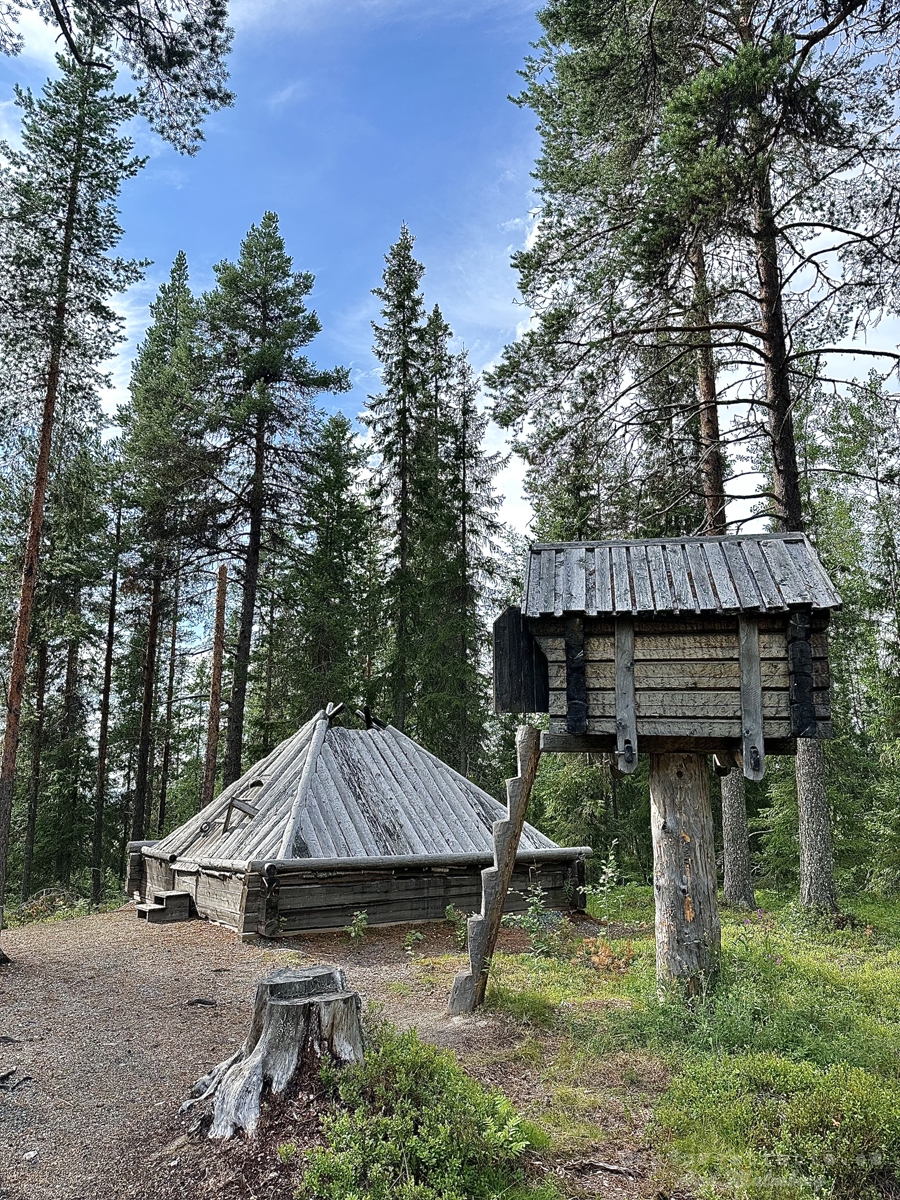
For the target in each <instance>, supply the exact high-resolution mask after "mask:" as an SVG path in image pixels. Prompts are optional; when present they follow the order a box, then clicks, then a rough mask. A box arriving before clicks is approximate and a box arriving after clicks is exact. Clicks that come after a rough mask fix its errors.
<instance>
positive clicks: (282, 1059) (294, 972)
mask: <svg viewBox="0 0 900 1200" xmlns="http://www.w3.org/2000/svg"><path fill="white" fill-rule="evenodd" d="M361 1007H362V1005H361V1003H360V998H359V995H358V993H357V992H351V991H348V989H347V981H346V979H345V978H344V973H343V971H340V970H338V969H337V968H336V967H306V968H296V967H281V968H279V970H277V971H274V972H273V973H272V974H271V975H269V976H268V977H267V978H266V979H264V980H263V981H262V982H261V983H259V984H257V988H256V1002H255V1004H254V1006H253V1017H252V1019H251V1022H250V1032H249V1033H248V1034H247V1037H246V1039H245V1041H244V1044H243V1046H241V1048H240V1050H238V1051H237V1052H236V1053H235V1054H232V1056H231V1057H230V1058H226V1059H225V1060H224V1062H220V1063H219V1065H218V1066H216V1067H213V1069H212V1070H211V1071H210V1072H209V1074H208V1075H204V1076H203V1078H202V1079H198V1080H197V1082H196V1083H195V1084H194V1086H193V1088H192V1090H191V1096H192V1099H190V1100H187V1101H185V1103H184V1104H183V1105H182V1106H181V1111H182V1112H185V1111H186V1110H188V1109H190V1108H192V1107H193V1106H194V1105H195V1104H201V1103H203V1102H204V1101H208V1100H212V1105H213V1120H212V1126H211V1128H210V1131H209V1136H210V1137H211V1138H227V1137H231V1135H232V1134H233V1133H234V1132H235V1130H237V1129H245V1130H246V1131H247V1133H250V1134H252V1133H253V1132H254V1130H255V1129H256V1126H257V1124H258V1122H259V1116H260V1101H261V1098H262V1096H263V1093H264V1092H265V1091H267V1090H268V1089H271V1092H272V1094H273V1095H276V1096H277V1095H279V1094H280V1093H282V1092H284V1090H285V1088H286V1087H287V1086H288V1084H289V1083H290V1081H291V1080H292V1079H293V1078H294V1077H295V1076H300V1077H301V1078H305V1079H310V1078H313V1077H315V1076H316V1075H317V1074H318V1071H319V1066H320V1064H321V1062H322V1060H323V1059H324V1058H330V1059H331V1060H332V1061H334V1062H338V1063H348V1062H360V1061H361V1060H362V1057H363V1039H362V1024H361V1021H360V1011H361Z"/></svg>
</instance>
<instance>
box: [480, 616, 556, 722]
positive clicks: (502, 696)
mask: <svg viewBox="0 0 900 1200" xmlns="http://www.w3.org/2000/svg"><path fill="white" fill-rule="evenodd" d="M549 709H550V680H549V675H548V672H547V660H546V658H545V657H544V654H543V651H542V650H541V648H540V646H539V645H538V644H537V642H536V641H535V640H534V637H533V636H532V633H531V629H530V627H529V624H528V621H527V620H525V619H524V618H523V617H522V610H521V609H520V608H519V607H518V605H511V606H510V607H509V608H507V609H506V610H505V611H504V612H502V613H501V614H500V616H499V617H498V618H497V619H496V621H495V622H494V712H497V713H539V712H548V711H549Z"/></svg>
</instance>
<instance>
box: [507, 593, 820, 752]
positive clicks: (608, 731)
mask: <svg viewBox="0 0 900 1200" xmlns="http://www.w3.org/2000/svg"><path fill="white" fill-rule="evenodd" d="M828 617H829V614H828V612H814V613H813V614H812V618H811V637H810V643H811V649H812V664H813V689H814V691H813V701H814V704H815V714H816V718H817V721H818V726H819V736H820V737H830V736H831V724H830V718H831V709H830V699H829V688H830V683H831V680H830V675H829V667H828V642H827V634H826V627H827V624H828ZM788 620H789V617H788V615H787V614H777V615H775V614H773V615H770V616H760V617H759V620H758V626H759V652H760V666H761V674H762V688H763V719H764V723H765V733H766V745H767V748H768V749H769V750H770V751H771V752H773V753H779V752H781V753H792V752H793V745H794V742H793V740H792V736H793V735H792V726H791V691H790V678H789V666H788V662H789V657H788ZM531 626H532V630H533V631H534V634H535V639H536V641H537V642H538V644H539V645H540V647H541V649H542V650H543V652H544V654H545V655H546V657H547V660H548V672H549V681H550V732H551V734H565V733H566V732H567V727H566V714H567V708H568V700H567V694H566V645H565V628H564V621H563V620H555V619H554V618H548V617H542V618H540V619H539V620H534V621H532V623H531ZM614 630H615V626H614V623H613V621H612V620H611V619H604V618H599V617H595V618H592V617H587V618H585V619H584V660H585V663H584V669H585V683H586V692H587V729H586V733H588V734H589V735H593V736H601V737H608V738H609V740H610V747H612V746H613V745H614V744H615V736H616V692H615V634H614ZM634 685H635V706H636V717H637V730H638V738H639V744H640V745H641V747H642V748H643V749H660V750H664V749H665V748H666V744H667V739H677V745H678V746H679V747H680V748H681V749H696V750H698V751H702V750H704V749H705V748H706V747H705V745H704V744H703V743H704V741H710V740H711V739H717V740H718V741H719V742H723V741H724V742H727V741H732V742H733V743H734V748H735V749H738V748H739V747H740V744H741V692H740V652H739V647H738V623H737V619H736V618H734V617H713V616H709V617H707V616H703V615H698V616H695V617H688V618H684V617H682V618H680V619H673V618H666V617H653V618H640V617H637V618H635V621H634ZM673 714H677V716H675V715H673ZM692 739H694V741H692ZM712 748H715V747H712Z"/></svg>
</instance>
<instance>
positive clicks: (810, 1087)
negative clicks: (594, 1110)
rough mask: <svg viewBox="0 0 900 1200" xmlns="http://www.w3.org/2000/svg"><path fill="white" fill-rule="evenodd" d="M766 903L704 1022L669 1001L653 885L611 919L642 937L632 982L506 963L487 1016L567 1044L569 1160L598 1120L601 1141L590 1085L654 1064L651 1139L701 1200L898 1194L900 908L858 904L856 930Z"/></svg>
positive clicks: (702, 1004) (557, 1135) (732, 955)
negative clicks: (596, 1074) (609, 1064)
mask: <svg viewBox="0 0 900 1200" xmlns="http://www.w3.org/2000/svg"><path fill="white" fill-rule="evenodd" d="M760 903H761V909H760V910H759V911H758V912H754V913H752V914H741V913H736V912H728V911H725V912H723V916H722V924H723V930H722V942H723V962H722V972H721V977H720V980H719V982H718V985H717V987H716V988H715V989H714V990H712V991H711V992H710V993H709V994H707V995H704V996H701V997H700V998H698V999H697V1000H696V1001H695V1002H693V1003H692V1004H691V1005H690V1006H689V1007H688V1006H685V1004H684V1003H683V1002H682V1001H681V1000H680V999H678V998H676V997H672V998H663V999H660V998H659V996H658V994H657V988H656V981H655V950H654V942H653V928H652V920H653V897H652V891H651V889H649V888H647V889H637V888H635V887H629V888H627V889H622V890H621V895H620V896H619V897H617V898H616V901H615V905H616V906H617V907H616V908H614V910H613V912H612V913H611V917H612V920H613V921H614V922H615V923H616V924H615V925H614V926H613V932H615V931H616V930H617V929H619V930H623V931H626V932H628V933H630V934H631V936H630V938H629V939H628V940H630V942H631V945H632V950H633V951H634V954H635V958H634V961H633V962H632V964H631V966H630V967H629V968H628V970H627V971H625V972H615V973H609V974H606V973H600V972H597V971H593V970H590V969H588V968H586V967H584V966H582V965H574V964H573V963H572V962H569V961H561V960H555V959H548V958H536V957H534V956H531V955H497V956H496V959H495V963H494V967H495V971H494V976H493V982H492V986H491V988H490V991H489V997H488V999H489V1003H490V1004H492V1005H493V1006H494V1007H496V1008H499V1009H502V1010H504V1011H506V1012H508V1013H510V1014H511V1015H512V1016H514V1017H516V1018H517V1019H519V1020H520V1021H522V1022H523V1023H525V1024H526V1025H528V1026H530V1027H531V1028H532V1029H533V1031H534V1036H542V1031H546V1032H545V1035H546V1036H553V1037H555V1038H556V1039H559V1040H558V1044H557V1050H556V1053H555V1055H554V1058H553V1061H552V1063H549V1064H547V1065H545V1066H544V1068H543V1072H544V1079H545V1082H546V1084H547V1086H548V1088H550V1089H551V1091H554V1089H555V1091H554V1094H557V1093H560V1104H559V1105H558V1106H557V1105H556V1103H555V1101H554V1103H553V1104H551V1106H550V1110H549V1112H548V1114H547V1115H546V1116H545V1117H544V1119H543V1125H544V1128H545V1129H546V1131H547V1132H548V1134H549V1135H550V1137H551V1140H553V1141H554V1144H555V1145H556V1146H557V1148H558V1149H559V1150H560V1151H561V1152H562V1151H565V1150H566V1149H568V1148H570V1147H571V1146H572V1145H573V1144H575V1143H578V1144H583V1143H584V1142H585V1139H586V1138H587V1137H588V1134H589V1132H590V1128H591V1121H592V1120H595V1125H596V1127H595V1133H594V1137H595V1141H598V1140H602V1138H603V1135H604V1134H603V1129H602V1128H600V1125H602V1120H601V1119H600V1118H599V1117H597V1118H593V1117H592V1116H591V1113H590V1109H591V1096H590V1092H589V1090H587V1091H586V1090H585V1089H584V1088H581V1087H579V1084H578V1081H583V1080H584V1079H585V1078H588V1077H590V1073H591V1070H592V1064H594V1066H596V1065H597V1064H602V1063H604V1062H606V1061H609V1060H610V1057H611V1056H616V1055H618V1056H619V1058H620V1060H621V1061H622V1062H624V1063H627V1062H628V1060H629V1056H635V1055H636V1056H641V1055H643V1056H647V1055H649V1056H651V1058H652V1059H653V1060H655V1061H657V1062H658V1063H659V1064H660V1066H661V1067H663V1068H665V1070H666V1071H668V1072H669V1083H668V1087H667V1088H666V1089H665V1090H664V1091H663V1093H662V1094H661V1095H659V1096H658V1097H657V1098H656V1099H655V1104H654V1115H653V1119H652V1121H651V1123H650V1126H649V1129H648V1132H647V1135H646V1136H647V1137H648V1139H649V1141H650V1143H651V1144H652V1146H653V1148H654V1150H656V1151H657V1153H659V1154H661V1155H662V1156H663V1157H664V1158H667V1159H668V1161H669V1164H670V1168H671V1169H672V1170H673V1171H674V1172H675V1177H676V1178H679V1179H680V1180H682V1181H685V1182H687V1183H688V1184H689V1185H690V1186H693V1187H694V1188H695V1190H696V1191H697V1193H698V1195H703V1196H717V1197H734V1198H735V1200H774V1198H775V1197H784V1196H791V1197H796V1198H797V1200H801V1198H804V1197H807V1196H809V1197H812V1196H814V1195H828V1196H832V1197H835V1198H846V1200H863V1198H866V1200H868V1198H869V1197H876V1196H881V1195H885V1194H894V1193H892V1192H890V1191H888V1190H887V1188H888V1181H889V1183H890V1185H891V1186H896V1187H897V1190H898V1192H900V904H897V903H893V904H892V903H889V902H887V901H884V900H879V901H875V900H869V899H865V900H863V901H860V902H857V903H854V904H851V905H848V909H849V910H850V911H851V913H852V916H853V918H854V921H853V922H852V923H851V925H850V926H849V927H847V928H842V929H836V928H834V926H833V924H831V923H830V922H822V921H810V920H809V919H808V918H807V917H806V916H805V915H804V914H802V913H801V912H800V911H799V910H798V908H797V906H796V905H795V904H792V903H790V902H789V901H787V900H785V899H784V898H781V897H778V896H775V895H769V894H764V895H762V896H761V897H760ZM642 925H643V926H645V928H641V926H642ZM612 943H613V946H614V947H616V946H620V945H622V944H624V938H623V939H619V940H617V939H615V938H613V939H612ZM573 1087H574V1088H575V1090H572V1089H573ZM623 1087H626V1090H627V1086H626V1082H625V1081H624V1080H623ZM565 1089H568V1094H563V1093H565ZM895 1181H896V1183H895Z"/></svg>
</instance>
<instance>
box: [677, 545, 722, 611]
mask: <svg viewBox="0 0 900 1200" xmlns="http://www.w3.org/2000/svg"><path fill="white" fill-rule="evenodd" d="M685 553H686V555H687V560H688V564H689V566H690V569H691V582H692V583H693V585H694V594H695V595H696V597H697V605H698V607H699V608H700V609H701V610H704V609H705V610H707V611H709V610H713V611H715V610H716V609H717V608H718V607H719V606H718V603H717V602H716V597H715V593H714V592H713V590H712V588H711V587H710V583H709V568H708V567H707V565H706V555H705V554H704V553H703V546H701V545H696V544H694V543H688V545H687V546H685Z"/></svg>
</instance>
